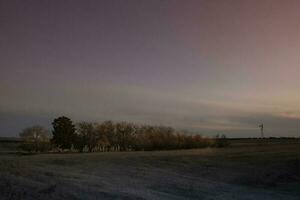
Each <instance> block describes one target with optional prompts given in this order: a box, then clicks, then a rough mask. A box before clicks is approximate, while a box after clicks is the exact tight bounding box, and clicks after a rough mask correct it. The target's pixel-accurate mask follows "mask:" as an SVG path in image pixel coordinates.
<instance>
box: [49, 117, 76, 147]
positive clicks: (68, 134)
mask: <svg viewBox="0 0 300 200" xmlns="http://www.w3.org/2000/svg"><path fill="white" fill-rule="evenodd" d="M52 126H53V131H52V134H53V138H52V143H53V144H55V145H57V146H58V147H60V148H62V149H70V148H71V147H72V145H74V144H75V143H76V139H77V137H76V134H75V130H76V129H75V125H74V124H73V122H72V120H71V119H69V118H67V117H65V116H62V117H59V118H56V119H54V121H53V122H52Z"/></svg>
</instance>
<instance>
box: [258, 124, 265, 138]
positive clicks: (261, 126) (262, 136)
mask: <svg viewBox="0 0 300 200" xmlns="http://www.w3.org/2000/svg"><path fill="white" fill-rule="evenodd" d="M258 127H259V128H260V133H261V138H264V124H260V125H259V126H258Z"/></svg>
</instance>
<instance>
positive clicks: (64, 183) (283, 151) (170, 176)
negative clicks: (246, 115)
mask: <svg viewBox="0 0 300 200" xmlns="http://www.w3.org/2000/svg"><path fill="white" fill-rule="evenodd" d="M299 169H300V144H274V145H266V146H264V145H258V146H257V145H250V146H245V147H243V146H239V147H232V148H221V149H218V148H207V149H199V150H178V151H155V152H111V153H109V152H108V153H91V154H40V155H28V156H17V155H2V156H0V170H1V171H0V188H1V193H0V199H264V200H267V199H272V200H273V199H275V200H276V199H299V198H300V170H299Z"/></svg>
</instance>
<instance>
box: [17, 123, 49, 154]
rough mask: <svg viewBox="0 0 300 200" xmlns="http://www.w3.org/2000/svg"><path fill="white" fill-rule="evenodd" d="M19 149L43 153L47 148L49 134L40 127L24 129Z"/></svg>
mask: <svg viewBox="0 0 300 200" xmlns="http://www.w3.org/2000/svg"><path fill="white" fill-rule="evenodd" d="M20 137H21V139H22V145H21V148H22V149H24V150H27V151H35V152H38V151H45V150H47V147H49V132H48V130H47V129H45V128H44V127H42V126H38V125H36V126H32V127H28V128H25V129H24V130H23V131H22V132H21V133H20Z"/></svg>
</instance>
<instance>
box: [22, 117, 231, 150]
mask: <svg viewBox="0 0 300 200" xmlns="http://www.w3.org/2000/svg"><path fill="white" fill-rule="evenodd" d="M52 125H53V131H52V138H50V136H49V134H48V131H46V130H45V129H44V128H43V127H40V126H34V127H30V128H27V129H24V130H23V131H22V133H21V134H20V136H21V138H22V139H23V143H22V145H21V147H22V149H23V150H26V151H34V152H45V151H49V150H51V151H59V152H60V151H77V152H96V151H139V150H145V151H152V150H172V149H193V148H203V147H225V146H228V145H229V142H228V140H227V139H226V137H225V136H224V135H223V136H217V137H215V138H208V137H203V136H201V135H198V134H187V133H181V132H179V131H176V130H174V129H173V128H171V127H165V126H149V125H137V124H134V123H128V122H112V121H105V122H103V123H90V122H80V123H78V124H76V125H75V124H74V123H73V122H72V120H71V119H69V118H67V117H64V116H63V117H59V118H56V119H54V121H53V123H52Z"/></svg>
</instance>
